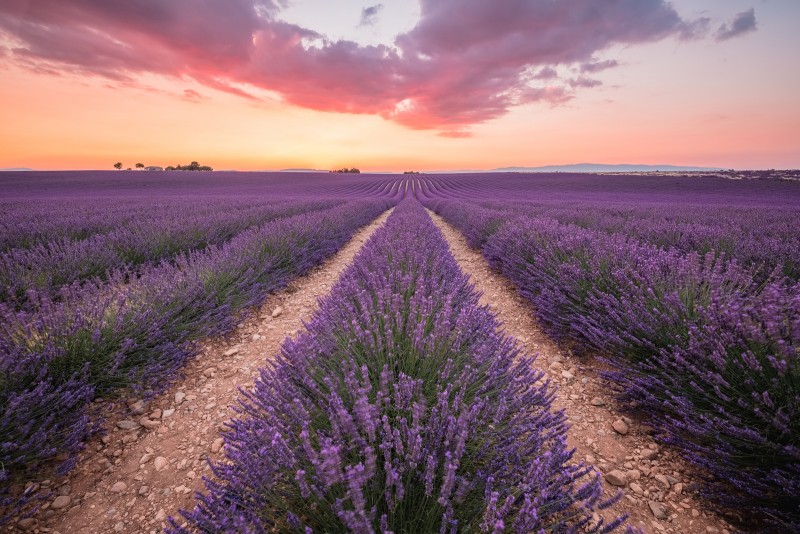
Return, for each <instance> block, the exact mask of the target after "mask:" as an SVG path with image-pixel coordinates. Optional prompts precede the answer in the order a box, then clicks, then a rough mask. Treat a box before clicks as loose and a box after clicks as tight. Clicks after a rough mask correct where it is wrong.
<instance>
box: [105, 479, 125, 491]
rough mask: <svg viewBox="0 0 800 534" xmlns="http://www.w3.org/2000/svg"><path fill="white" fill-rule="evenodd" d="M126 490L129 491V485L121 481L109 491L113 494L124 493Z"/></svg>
mask: <svg viewBox="0 0 800 534" xmlns="http://www.w3.org/2000/svg"><path fill="white" fill-rule="evenodd" d="M126 489H128V485H127V484H125V483H124V482H122V481H120V482H117V483H116V484H114V485H113V486H111V489H110V490H109V491H111V493H123V492H124V491H125V490H126Z"/></svg>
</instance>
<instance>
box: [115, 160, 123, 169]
mask: <svg viewBox="0 0 800 534" xmlns="http://www.w3.org/2000/svg"><path fill="white" fill-rule="evenodd" d="M114 168H115V169H117V170H120V169H121V168H122V162H119V161H118V162H116V163H115V164H114Z"/></svg>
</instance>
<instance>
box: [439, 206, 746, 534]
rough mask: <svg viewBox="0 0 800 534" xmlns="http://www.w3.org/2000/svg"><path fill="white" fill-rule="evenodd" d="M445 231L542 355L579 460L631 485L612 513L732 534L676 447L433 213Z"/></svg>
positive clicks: (659, 526) (506, 318)
mask: <svg viewBox="0 0 800 534" xmlns="http://www.w3.org/2000/svg"><path fill="white" fill-rule="evenodd" d="M429 214H430V215H431V217H432V218H433V220H434V222H435V223H436V225H437V226H438V227H439V229H440V230H441V231H442V233H444V236H445V238H446V239H447V241H448V242H449V244H450V250H451V251H452V253H453V255H454V256H455V258H456V260H457V261H458V263H459V265H460V266H461V269H462V270H463V271H464V272H465V273H466V274H468V275H469V276H470V278H471V279H472V282H473V283H474V284H475V286H476V288H477V289H478V291H481V292H482V293H483V296H482V298H481V303H483V304H487V305H489V306H490V307H491V309H492V311H493V312H494V313H495V314H496V315H497V318H498V319H499V320H500V321H501V322H502V323H503V327H504V329H505V331H506V333H508V334H510V335H512V336H514V337H515V338H516V339H517V340H518V341H519V342H520V343H521V345H522V346H523V347H524V348H525V349H526V350H527V351H528V352H531V353H539V358H538V359H537V360H536V365H537V366H538V367H540V368H541V369H542V370H543V371H546V372H547V373H548V375H549V377H550V379H551V381H552V383H553V384H555V385H557V386H558V396H557V398H556V401H555V403H554V404H555V407H556V408H563V409H564V411H565V413H566V415H567V416H568V418H569V421H570V424H571V429H570V434H569V437H568V441H569V444H570V446H571V447H575V448H576V449H577V450H576V453H575V459H576V460H582V461H586V462H587V463H590V464H594V465H595V466H596V467H597V468H598V469H599V470H600V471H601V472H602V473H603V474H604V483H603V484H604V488H605V489H606V492H607V493H608V495H613V494H614V493H615V492H616V491H617V490H618V489H620V488H622V489H624V492H625V496H624V497H623V498H622V500H620V501H619V502H618V503H617V504H615V505H614V506H613V507H612V508H611V509H610V510H608V511H607V512H608V513H604V515H605V516H607V517H613V516H618V515H620V514H621V513H625V512H627V513H628V514H629V515H630V519H629V524H631V525H634V526H638V527H640V528H643V529H644V530H645V531H646V532H648V533H650V532H652V533H660V532H669V533H676V534H688V533H699V532H708V533H713V532H719V533H727V532H729V531H732V530H733V529H732V528H731V527H730V526H729V525H727V524H726V523H725V522H724V521H723V520H721V519H720V518H719V517H718V516H716V515H715V514H713V513H711V512H710V511H708V510H707V509H706V507H704V503H703V502H702V501H700V500H699V499H698V498H696V497H695V495H693V494H692V493H691V492H690V491H689V485H690V482H691V480H690V479H689V477H690V475H689V471H688V470H687V469H686V465H685V463H684V462H682V461H681V460H680V458H678V457H677V455H676V454H675V453H674V452H673V451H670V450H666V449H661V448H659V447H658V446H657V445H656V444H655V442H654V441H653V440H652V438H651V437H650V435H649V434H648V428H647V427H646V426H645V425H644V423H642V422H638V421H632V420H631V419H628V418H626V417H622V416H620V415H619V414H618V412H617V411H616V409H615V405H614V399H613V396H612V395H611V394H610V393H609V391H608V389H607V388H606V387H604V386H603V383H602V381H601V380H600V378H599V374H600V371H601V368H600V367H599V366H598V365H596V364H593V362H591V361H587V360H585V359H578V358H574V357H571V356H570V355H569V354H565V353H564V352H563V351H561V350H560V349H559V348H558V347H557V346H556V345H555V343H553V341H552V340H550V339H549V338H548V337H547V336H546V335H545V334H544V333H543V332H542V331H541V330H540V328H539V326H538V325H537V323H536V320H535V318H534V316H533V314H532V313H531V309H530V304H529V303H527V301H525V300H523V299H522V297H520V296H519V295H518V294H517V292H516V290H515V288H514V286H513V285H512V284H511V282H510V281H509V280H507V279H506V278H504V277H503V276H501V275H500V274H498V273H496V272H494V271H492V270H491V269H490V268H489V265H488V263H487V262H486V260H485V259H484V258H483V256H482V255H481V254H480V252H477V251H475V250H473V249H471V248H470V247H469V246H468V245H467V243H466V240H465V239H464V238H463V237H462V236H461V234H460V233H459V232H458V231H457V230H455V229H454V228H452V227H451V226H449V225H448V224H447V223H445V222H444V220H443V219H442V218H441V217H439V216H438V215H436V214H434V213H432V212H430V211H429Z"/></svg>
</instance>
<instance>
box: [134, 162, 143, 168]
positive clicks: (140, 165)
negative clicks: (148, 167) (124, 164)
mask: <svg viewBox="0 0 800 534" xmlns="http://www.w3.org/2000/svg"><path fill="white" fill-rule="evenodd" d="M136 168H137V169H144V163H137V164H136Z"/></svg>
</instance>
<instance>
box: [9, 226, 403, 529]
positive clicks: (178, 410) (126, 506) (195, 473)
mask: <svg viewBox="0 0 800 534" xmlns="http://www.w3.org/2000/svg"><path fill="white" fill-rule="evenodd" d="M390 212H391V211H387V212H385V213H384V214H382V215H381V216H380V217H378V218H377V219H376V220H375V221H373V222H372V223H370V224H369V225H367V226H365V227H364V228H362V229H361V230H360V231H359V232H357V233H356V234H355V236H354V237H353V238H352V239H351V240H350V241H349V242H348V243H347V244H346V245H345V246H344V247H343V248H342V249H341V250H340V251H339V252H338V253H337V254H336V255H334V256H333V257H332V258H330V259H329V260H328V261H326V262H325V263H324V264H322V265H321V266H319V267H317V268H316V269H314V270H313V271H312V272H311V273H309V274H308V275H306V276H303V277H301V278H298V279H297V280H295V281H293V282H292V283H291V284H290V285H289V286H288V287H287V288H286V289H285V290H283V291H280V292H278V293H275V294H273V295H271V296H269V297H268V298H267V300H266V302H265V303H264V305H263V306H262V307H261V309H260V310H259V313H254V314H251V317H250V318H249V319H248V320H246V321H244V322H243V323H242V324H240V325H239V327H238V328H237V329H236V330H235V331H234V332H233V333H232V334H230V335H229V336H226V337H224V338H220V339H214V340H209V341H208V342H206V343H205V344H204V345H203V346H202V350H201V352H200V353H199V354H198V355H197V357H196V358H195V359H194V360H193V361H192V362H190V363H189V365H188V366H187V367H186V369H185V370H184V377H183V378H182V379H180V380H178V381H177V382H176V383H175V384H174V385H173V386H172V387H170V388H169V390H167V391H166V392H165V393H164V394H162V395H159V396H158V397H157V398H156V399H155V400H153V401H152V402H150V403H148V404H144V403H143V402H141V401H139V400H138V399H130V400H129V401H128V407H129V408H130V410H129V413H128V415H127V416H124V417H123V416H121V415H120V414H119V413H118V412H120V411H121V410H119V409H117V410H116V413H115V412H110V413H106V414H104V415H105V419H106V420H107V421H108V433H107V434H106V435H105V436H104V437H103V438H102V439H101V438H97V439H96V440H95V441H93V442H92V443H90V444H89V446H88V448H87V449H88V450H87V451H86V452H85V453H84V454H83V455H82V457H81V459H80V462H79V464H78V467H77V468H76V469H74V470H73V471H72V473H70V475H69V476H68V477H67V478H66V479H64V480H60V481H58V482H56V483H52V484H48V485H49V486H50V487H51V489H53V490H54V492H55V495H57V496H56V497H55V498H54V499H52V500H51V501H49V502H48V503H46V504H45V505H44V509H43V510H42V511H41V513H39V514H38V516H37V517H35V518H31V519H30V520H23V521H22V522H21V523H22V524H21V525H20V524H19V523H18V524H17V526H16V528H17V529H22V530H26V531H30V532H51V533H53V534H55V533H61V534H73V533H74V534H89V533H91V534H95V533H106V532H124V533H149V532H157V531H159V530H161V529H162V528H163V527H164V526H166V524H167V523H166V518H167V517H169V516H177V515H178V510H180V509H188V508H192V507H193V506H194V493H195V492H196V491H200V490H202V489H203V488H204V485H203V482H202V477H203V476H204V475H206V476H208V475H209V474H210V470H209V468H208V466H207V462H206V458H212V459H220V458H221V455H222V453H223V451H222V447H223V444H224V440H223V437H222V436H223V435H224V432H225V430H226V425H225V422H226V421H228V420H230V419H231V417H232V416H233V415H234V414H233V412H232V411H231V408H230V407H231V406H233V405H235V404H236V401H237V398H238V397H239V388H240V387H242V388H249V387H251V386H252V383H253V379H254V378H255V376H257V374H258V369H259V368H260V367H263V365H264V363H265V361H266V360H267V359H268V358H271V357H272V356H273V355H275V354H277V353H278V351H279V347H280V345H281V342H282V341H283V340H284V339H285V338H286V337H287V336H294V335H295V334H296V333H297V332H298V331H299V330H300V329H302V328H303V320H304V319H308V318H309V316H310V315H311V313H312V312H313V310H314V309H315V308H316V305H317V298H318V297H320V296H323V295H325V294H327V293H328V292H329V291H330V288H331V286H332V285H333V284H334V283H335V282H336V281H337V280H338V278H339V276H340V275H341V273H342V271H344V269H345V268H346V267H347V266H348V265H350V263H351V262H352V260H353V257H354V256H355V255H356V253H357V252H358V251H359V250H360V248H361V246H362V245H363V244H364V242H365V241H366V240H367V238H368V237H369V236H370V235H371V234H372V233H373V232H374V231H375V230H376V229H377V228H378V227H379V226H381V225H382V224H383V223H384V222H385V221H386V218H387V217H388V216H389V213H390ZM13 528H14V527H12V529H13ZM18 531H19V530H17V532H18Z"/></svg>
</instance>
